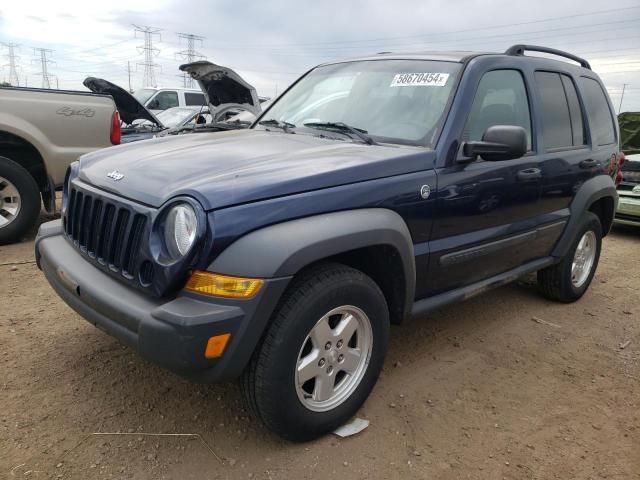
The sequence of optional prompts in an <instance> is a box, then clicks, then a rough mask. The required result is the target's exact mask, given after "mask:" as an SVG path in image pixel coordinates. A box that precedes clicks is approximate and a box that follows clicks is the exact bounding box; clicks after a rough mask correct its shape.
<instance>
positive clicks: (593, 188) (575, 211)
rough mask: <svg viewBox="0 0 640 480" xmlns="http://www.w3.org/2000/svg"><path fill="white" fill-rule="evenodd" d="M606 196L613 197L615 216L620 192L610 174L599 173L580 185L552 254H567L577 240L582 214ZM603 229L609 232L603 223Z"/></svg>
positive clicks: (558, 256)
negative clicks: (567, 219) (569, 214)
mask: <svg viewBox="0 0 640 480" xmlns="http://www.w3.org/2000/svg"><path fill="white" fill-rule="evenodd" d="M605 197H610V198H612V199H613V212H611V218H613V215H614V212H615V210H616V206H617V203H618V193H617V192H616V185H615V183H614V182H613V179H612V178H611V177H610V176H609V175H598V176H596V177H593V178H590V179H589V180H587V181H586V182H584V183H583V184H582V185H581V186H580V188H579V189H578V191H577V192H576V195H575V196H574V198H573V201H572V202H571V205H570V206H569V210H570V211H571V216H570V217H569V221H568V222H567V226H566V227H565V229H564V232H563V233H562V236H561V237H560V240H558V243H556V246H555V247H554V249H553V252H552V256H554V257H557V258H561V257H564V256H565V255H566V254H567V252H568V251H569V247H570V246H571V244H572V243H573V241H574V240H575V236H576V231H577V229H578V228H579V227H580V221H581V220H582V214H583V213H584V212H586V211H588V210H589V207H590V206H591V205H593V203H594V202H597V201H598V200H600V199H602V198H605ZM603 229H605V230H606V231H605V232H604V233H605V234H606V233H608V230H607V229H606V226H605V225H603Z"/></svg>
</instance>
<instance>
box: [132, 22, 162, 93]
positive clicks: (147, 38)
mask: <svg viewBox="0 0 640 480" xmlns="http://www.w3.org/2000/svg"><path fill="white" fill-rule="evenodd" d="M134 27H135V33H138V32H141V33H144V45H140V46H139V47H137V48H138V52H144V62H138V65H142V66H143V67H144V80H143V82H142V85H143V86H145V87H157V86H158V84H157V82H156V71H155V70H156V68H158V67H159V66H160V65H158V64H157V63H153V57H154V56H157V55H158V54H159V53H160V50H158V49H157V48H155V47H154V46H153V38H154V37H155V36H157V37H158V38H159V39H160V40H162V38H161V37H160V30H161V29H160V28H155V27H140V26H138V25H134ZM135 33H134V34H135Z"/></svg>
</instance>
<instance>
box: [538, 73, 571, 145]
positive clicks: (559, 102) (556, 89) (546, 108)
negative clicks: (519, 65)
mask: <svg viewBox="0 0 640 480" xmlns="http://www.w3.org/2000/svg"><path fill="white" fill-rule="evenodd" d="M535 78H536V85H537V86H538V91H539V92H540V99H541V100H542V105H541V107H542V135H543V137H544V145H545V147H546V149H547V150H553V149H556V148H565V147H572V146H573V145H574V143H573V132H572V129H571V115H570V113H569V102H568V101H567V96H566V95H565V93H564V86H563V83H562V79H561V78H560V74H559V73H553V72H536V73H535Z"/></svg>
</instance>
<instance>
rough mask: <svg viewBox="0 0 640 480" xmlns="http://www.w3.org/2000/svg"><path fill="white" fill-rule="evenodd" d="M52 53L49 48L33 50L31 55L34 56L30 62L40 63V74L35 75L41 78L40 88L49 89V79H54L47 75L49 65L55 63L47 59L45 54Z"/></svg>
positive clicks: (52, 76)
mask: <svg viewBox="0 0 640 480" xmlns="http://www.w3.org/2000/svg"><path fill="white" fill-rule="evenodd" d="M49 53H53V50H51V49H49V48H34V49H33V54H34V55H35V56H36V58H34V59H33V60H32V62H40V72H38V73H37V74H36V75H40V76H41V77H42V88H51V79H52V78H55V77H56V76H55V75H52V74H50V73H49V64H50V63H55V62H53V61H51V60H49V59H48V58H47V54H49Z"/></svg>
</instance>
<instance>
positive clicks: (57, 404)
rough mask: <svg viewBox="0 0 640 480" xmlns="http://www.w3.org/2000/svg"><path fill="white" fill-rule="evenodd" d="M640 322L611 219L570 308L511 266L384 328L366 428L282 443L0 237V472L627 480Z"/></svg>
mask: <svg viewBox="0 0 640 480" xmlns="http://www.w3.org/2000/svg"><path fill="white" fill-rule="evenodd" d="M534 317H535V319H538V321H535V320H534ZM639 319H640V230H635V231H634V230H615V231H614V232H613V233H612V234H611V235H610V236H609V237H607V238H606V239H605V241H604V247H603V255H602V258H601V261H600V267H599V269H598V272H597V274H596V277H595V279H594V282H593V284H592V286H591V288H590V290H589V292H588V293H587V294H586V296H585V297H584V298H583V299H582V300H580V301H579V302H578V303H576V304H573V305H561V304H556V303H552V302H548V301H545V300H543V299H542V298H540V297H539V296H538V295H537V294H536V291H535V286H534V284H533V281H532V280H531V279H525V280H524V281H521V282H519V283H518V284H517V285H512V286H508V287H504V288H501V289H498V290H495V291H492V292H489V293H487V294H485V295H483V296H479V297H476V298H474V299H472V300H469V301H467V302H465V303H460V304H458V305H455V306H451V307H448V308H446V309H443V310H441V311H439V312H437V313H435V314H432V315H430V316H429V317H428V318H424V319H420V320H416V321H413V322H410V323H408V324H406V325H403V326H400V327H394V328H393V329H392V341H391V346H390V350H389V355H388V357H387V362H386V367H385V369H384V371H383V373H382V376H381V378H380V380H379V382H378V384H377V386H376V387H375V389H374V391H373V393H372V395H371V397H370V398H369V400H368V401H367V402H366V404H365V405H364V407H363V408H362V409H361V410H360V412H359V414H358V415H359V416H360V417H362V418H366V419H368V420H370V421H371V425H370V426H369V428H367V429H366V430H365V431H364V432H362V433H360V434H359V435H357V436H355V437H351V438H347V439H341V438H338V437H336V436H334V435H328V436H326V437H324V438H322V439H320V440H318V441H315V442H312V443H307V444H290V443H287V442H284V441H282V440H280V439H278V438H276V437H274V436H273V435H271V434H270V433H269V432H267V431H266V430H265V429H264V428H263V427H262V426H261V425H260V424H259V423H258V422H257V421H256V420H254V419H252V418H250V417H249V416H248V414H247V413H246V412H245V410H243V406H242V400H241V397H240V393H239V389H238V387H237V386H236V385H235V384H224V385H210V386H205V385H196V384H192V383H189V382H188V381H186V380H183V379H181V378H179V377H177V376H175V375H174V374H172V373H169V372H166V371H164V370H161V369H160V368H158V367H155V366H154V365H152V364H150V363H148V362H146V361H144V360H142V359H141V358H140V357H138V355H137V354H136V353H135V352H134V351H132V350H130V349H128V348H125V347H123V346H121V345H120V344H119V343H118V342H117V341H116V340H114V339H112V338H111V337H109V336H108V335H106V334H104V333H102V332H101V331H99V330H97V329H96V328H94V327H93V326H91V325H90V324H89V323H87V322H85V321H84V320H83V319H81V318H80V317H79V316H78V315H76V314H75V313H74V312H73V311H72V310H71V309H70V308H68V307H67V306H66V305H65V304H64V303H63V302H62V301H61V300H60V299H59V298H58V297H57V296H56V295H55V293H54V292H53V290H52V289H51V288H50V287H49V285H48V284H47V282H46V281H45V279H44V277H43V275H42V274H41V273H40V272H39V271H38V269H37V268H36V266H35V264H34V263H33V238H32V237H31V239H29V240H28V241H25V242H23V243H20V244H16V245H11V246H5V247H0V475H6V478H27V477H28V478H36V479H41V478H64V479H69V478H74V479H76V478H77V479H94V478H95V479H103V478H104V479H111V478H115V479H118V478H133V479H187V478H194V479H195V478H197V479H214V478H231V479H251V478H253V479H303V478H327V476H329V477H334V476H336V475H338V476H339V477H340V478H344V479H364V478H385V479H386V478H388V479H406V478H419V479H466V478H471V479H563V480H565V479H573V478H580V479H588V478H593V479H599V478H611V479H640V324H639ZM97 433H102V434H106V433H120V434H119V435H95V434H97ZM151 434H191V435H190V436H158V435H151ZM334 478H335V477H334Z"/></svg>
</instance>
